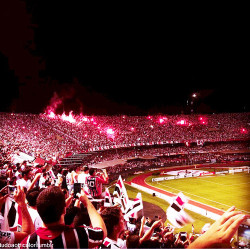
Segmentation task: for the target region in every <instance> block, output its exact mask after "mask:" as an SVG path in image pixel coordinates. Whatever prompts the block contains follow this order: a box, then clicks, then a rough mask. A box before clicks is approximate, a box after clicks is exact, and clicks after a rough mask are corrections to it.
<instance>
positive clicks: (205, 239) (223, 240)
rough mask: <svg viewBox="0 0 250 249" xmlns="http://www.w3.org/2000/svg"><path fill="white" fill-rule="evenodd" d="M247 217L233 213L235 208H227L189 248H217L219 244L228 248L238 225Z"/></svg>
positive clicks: (247, 216) (237, 212) (239, 213)
mask: <svg viewBox="0 0 250 249" xmlns="http://www.w3.org/2000/svg"><path fill="white" fill-rule="evenodd" d="M249 217H250V216H249V215H244V214H242V213H241V212H239V211H235V207H231V208H229V209H228V210H227V211H226V212H225V213H224V214H223V215H222V216H221V217H220V218H219V219H218V220H217V221H216V222H214V223H213V225H212V226H211V227H210V228H209V229H208V230H207V231H206V232H205V233H204V234H203V235H202V236H200V237H199V238H197V239H196V240H195V241H194V242H193V243H191V244H190V246H189V248H198V247H199V248H205V247H218V246H219V245H220V246H221V244H223V245H224V246H227V247H230V240H231V238H232V237H233V236H234V234H235V232H236V231H237V229H238V227H239V225H240V224H241V223H242V222H243V221H244V220H245V219H247V218H249Z"/></svg>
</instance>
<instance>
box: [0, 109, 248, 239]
mask: <svg viewBox="0 0 250 249" xmlns="http://www.w3.org/2000/svg"><path fill="white" fill-rule="evenodd" d="M47 110H49V111H48V112H47V113H46V112H45V113H43V114H40V115H34V114H15V113H1V115H0V123H1V175H2V176H4V175H5V176H6V177H7V175H6V174H7V171H8V169H9V168H8V167H10V165H11V164H12V165H15V164H17V163H19V164H20V163H23V161H27V162H28V165H29V167H35V166H37V165H38V166H44V165H47V168H48V167H49V168H50V169H52V170H53V172H54V174H56V172H58V170H59V169H60V168H66V169H70V168H75V167H80V170H82V168H81V167H83V166H89V167H90V168H91V167H94V168H98V169H103V168H105V169H106V170H107V173H108V175H109V178H110V184H109V185H108V186H106V187H108V188H109V187H110V192H113V191H114V185H115V183H116V181H117V179H118V178H119V176H121V177H122V179H124V183H125V188H126V190H127V193H128V196H129V198H130V199H133V198H135V197H136V194H137V193H138V192H140V193H142V200H143V203H144V215H145V216H147V217H149V218H150V219H152V220H154V219H155V216H159V217H161V218H162V219H163V221H164V222H165V223H166V224H168V223H169V222H170V221H169V220H167V217H166V210H167V208H168V207H169V205H170V204H171V203H172V202H173V199H174V198H175V197H176V196H177V195H178V194H179V193H182V194H184V195H185V198H187V199H188V201H187V203H186V204H185V210H186V211H187V214H188V215H189V216H190V217H192V223H189V222H187V224H185V225H182V226H180V227H179V228H178V226H177V227H176V232H190V233H191V231H193V229H195V230H194V231H195V232H196V234H199V233H201V231H202V229H203V227H204V225H205V224H207V223H213V221H214V220H216V219H218V217H220V216H221V215H222V214H223V213H224V212H225V211H226V210H227V209H228V208H230V207H231V206H235V207H236V208H237V210H239V211H242V212H244V213H246V214H249V213H250V209H249V191H248V189H249V188H248V184H249V162H250V154H249V135H248V130H249V113H227V114H213V115H198V114H197V115H194V114H192V115H165V116H162V115H152V116H126V115H120V116H83V115H74V114H73V112H70V113H69V114H68V115H66V114H65V113H64V114H62V115H59V114H55V113H54V112H53V111H52V110H51V109H50V108H47ZM6 165H9V166H8V167H6ZM13 169H14V170H15V168H13ZM170 223H171V222H170ZM191 224H192V227H191Z"/></svg>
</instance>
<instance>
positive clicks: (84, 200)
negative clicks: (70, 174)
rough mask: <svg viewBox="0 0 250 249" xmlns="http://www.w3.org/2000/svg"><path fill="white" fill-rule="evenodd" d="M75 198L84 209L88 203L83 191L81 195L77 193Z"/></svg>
mask: <svg viewBox="0 0 250 249" xmlns="http://www.w3.org/2000/svg"><path fill="white" fill-rule="evenodd" d="M76 196H77V197H78V198H79V200H80V201H81V202H82V203H83V205H84V206H85V207H86V205H87V202H88V200H89V199H88V197H87V195H86V194H85V192H84V190H81V194H80V193H77V194H76Z"/></svg>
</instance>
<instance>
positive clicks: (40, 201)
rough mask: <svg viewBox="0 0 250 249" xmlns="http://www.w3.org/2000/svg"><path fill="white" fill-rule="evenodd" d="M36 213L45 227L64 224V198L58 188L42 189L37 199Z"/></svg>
mask: <svg viewBox="0 0 250 249" xmlns="http://www.w3.org/2000/svg"><path fill="white" fill-rule="evenodd" d="M36 204H37V211H38V213H39V215H40V217H41V219H42V220H43V223H44V224H45V225H46V226H49V225H50V224H54V223H56V224H58V223H59V224H64V214H65V213H66V204H65V196H64V194H63V192H62V191H61V189H60V188H59V187H48V188H46V189H44V190H43V191H42V192H41V193H40V194H39V195H38V198H37V201H36Z"/></svg>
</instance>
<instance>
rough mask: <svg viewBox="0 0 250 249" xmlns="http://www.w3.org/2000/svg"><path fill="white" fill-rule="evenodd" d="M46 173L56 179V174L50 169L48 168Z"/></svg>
mask: <svg viewBox="0 0 250 249" xmlns="http://www.w3.org/2000/svg"><path fill="white" fill-rule="evenodd" d="M48 173H49V176H50V177H51V178H52V179H53V180H55V179H56V176H55V174H54V172H53V170H52V169H50V170H49V171H48Z"/></svg>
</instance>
